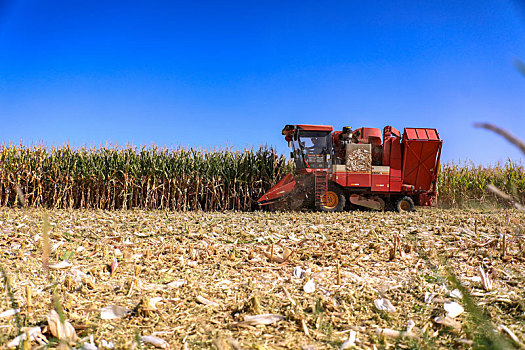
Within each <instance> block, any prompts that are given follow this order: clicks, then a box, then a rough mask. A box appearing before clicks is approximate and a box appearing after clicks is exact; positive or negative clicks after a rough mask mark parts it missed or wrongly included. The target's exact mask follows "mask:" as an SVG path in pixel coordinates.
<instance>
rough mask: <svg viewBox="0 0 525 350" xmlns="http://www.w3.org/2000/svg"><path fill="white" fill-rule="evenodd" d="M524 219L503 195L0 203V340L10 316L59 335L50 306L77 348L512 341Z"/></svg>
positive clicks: (12, 333) (521, 330) (523, 258)
mask: <svg viewBox="0 0 525 350" xmlns="http://www.w3.org/2000/svg"><path fill="white" fill-rule="evenodd" d="M46 215H48V217H49V220H48V221H49V230H47V229H46V227H47V225H46V223H45V222H46V220H45V219H44V218H45V217H46ZM523 225H525V215H524V214H523V213H519V212H517V211H513V210H495V211H479V210H478V211H472V210H468V211H466V210H442V209H418V210H417V212H414V213H406V214H398V213H392V212H386V213H379V212H367V211H354V212H346V213H317V212H309V213H304V212H250V213H242V212H225V213H220V212H212V213H204V212H166V211H141V210H129V211H87V210H74V211H67V210H48V211H46V210H42V209H0V229H1V235H2V239H1V240H0V248H1V252H2V253H1V255H0V266H1V267H2V268H3V270H4V272H5V276H6V277H7V278H2V280H1V281H0V288H1V293H2V294H1V298H0V315H2V314H1V313H2V312H5V311H8V310H11V309H13V308H14V309H20V312H19V313H17V314H15V315H11V314H10V313H9V312H8V313H6V314H4V316H0V348H6V347H7V344H8V343H9V342H10V341H12V340H13V339H14V338H15V337H16V336H17V335H18V334H19V333H20V330H21V329H22V328H23V329H25V330H27V329H28V328H24V327H40V330H41V333H42V337H41V338H40V343H42V344H44V343H45V342H46V341H47V342H49V343H48V344H47V345H40V344H39V341H38V340H33V341H32V342H31V346H32V347H33V348H44V347H56V346H61V347H63V348H64V347H65V348H67V346H65V343H63V344H60V343H59V341H58V339H57V338H56V335H57V334H54V335H53V331H52V330H51V329H50V327H49V325H48V318H47V316H48V315H49V312H50V310H51V309H57V310H59V311H61V312H63V315H64V317H65V318H66V319H67V320H69V322H70V323H71V324H72V325H73V327H74V328H75V332H76V334H77V336H78V338H76V339H74V340H73V338H71V339H70V340H69V343H70V345H71V346H72V347H76V348H81V347H82V346H83V347H84V348H86V349H87V348H89V346H88V345H87V344H91V345H94V346H96V347H98V348H104V347H109V348H110V347H111V346H114V348H118V349H120V348H136V347H145V348H148V347H152V346H153V345H151V342H152V341H153V342H155V341H156V342H157V343H158V344H157V346H159V347H168V348H171V349H200V348H217V349H230V348H233V349H239V348H240V349H339V348H345V347H348V348H352V347H355V348H365V349H368V348H378V349H380V348H394V347H398V348H427V349H435V348H452V347H454V348H470V347H471V346H474V347H476V346H482V345H484V344H488V343H490V342H492V343H494V342H495V343H497V342H498V341H502V342H506V344H507V345H505V346H512V347H516V348H519V347H520V346H523V342H524V341H525V301H524V300H525V288H524V287H523V286H524V285H525V283H524V282H525V238H524V235H523ZM46 232H49V233H46ZM46 260H47V261H48V262H46ZM481 270H482V271H481ZM0 274H1V272H0ZM482 274H484V275H486V276H483V278H484V279H482V276H481V275H482ZM0 277H3V276H0ZM491 284H492V286H491ZM28 294H30V300H28ZM456 303H457V304H459V305H461V306H462V307H463V308H464V310H465V311H464V312H463V313H461V314H459V315H457V316H455V317H453V318H452V317H449V318H445V316H446V311H445V309H444V305H448V306H453V307H456V308H457V307H458V306H457V305H456ZM113 305H115V306H116V307H113V308H112V309H111V310H113V311H114V312H113V313H116V315H115V317H118V318H114V319H103V318H102V317H101V316H102V315H103V314H107V311H105V310H107V309H103V308H105V307H108V306H109V307H111V306H113ZM381 308H385V309H387V310H380V309H381ZM101 310H102V313H101ZM267 314H270V315H267ZM256 315H266V316H258V317H251V316H256ZM450 316H452V315H450ZM260 323H268V324H260ZM500 325H503V327H501V326H500ZM407 326H408V327H409V328H411V330H410V331H409V332H408V333H405V331H406V330H407ZM487 327H491V328H494V329H496V332H492V331H491V330H489V328H487ZM505 328H506V329H507V330H508V332H507V331H505ZM396 331H398V332H396ZM55 333H56V332H55ZM509 334H513V335H514V336H515V337H516V338H517V339H515V340H512V339H511V336H509ZM143 336H152V337H155V338H147V337H146V338H142V337H143ZM354 336H355V341H354ZM157 338H158V339H157ZM141 339H142V340H144V342H143V341H141ZM162 340H164V341H165V342H166V343H163V342H162ZM520 342H521V345H520ZM352 344H353V345H352Z"/></svg>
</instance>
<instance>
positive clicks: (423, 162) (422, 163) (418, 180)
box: [402, 140, 442, 191]
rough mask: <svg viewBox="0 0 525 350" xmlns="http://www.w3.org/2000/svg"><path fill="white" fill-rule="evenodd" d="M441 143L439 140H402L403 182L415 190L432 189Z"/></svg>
mask: <svg viewBox="0 0 525 350" xmlns="http://www.w3.org/2000/svg"><path fill="white" fill-rule="evenodd" d="M441 143H442V141H441V140H439V141H430V140H428V141H423V140H403V144H404V155H403V176H402V178H403V184H407V185H412V186H414V190H416V191H429V190H431V189H432V185H433V181H434V179H435V174H436V171H437V156H438V153H439V151H440V149H441Z"/></svg>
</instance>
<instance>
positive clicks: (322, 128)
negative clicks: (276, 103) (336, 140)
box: [297, 124, 334, 131]
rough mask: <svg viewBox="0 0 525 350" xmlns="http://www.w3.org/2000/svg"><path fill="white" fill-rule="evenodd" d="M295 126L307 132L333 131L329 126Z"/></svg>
mask: <svg viewBox="0 0 525 350" xmlns="http://www.w3.org/2000/svg"><path fill="white" fill-rule="evenodd" d="M297 126H298V127H299V128H301V129H303V130H308V131H332V130H333V129H334V128H332V126H331V125H309V124H299V125H297Z"/></svg>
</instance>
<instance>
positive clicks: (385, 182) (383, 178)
mask: <svg viewBox="0 0 525 350" xmlns="http://www.w3.org/2000/svg"><path fill="white" fill-rule="evenodd" d="M389 180H390V176H389V175H382V174H372V186H371V190H372V191H377V192H388V191H389V190H390V184H389Z"/></svg>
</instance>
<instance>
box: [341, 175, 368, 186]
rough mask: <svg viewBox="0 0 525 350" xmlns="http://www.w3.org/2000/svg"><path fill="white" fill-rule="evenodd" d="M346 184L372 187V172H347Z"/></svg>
mask: <svg viewBox="0 0 525 350" xmlns="http://www.w3.org/2000/svg"><path fill="white" fill-rule="evenodd" d="M347 174H348V175H347V178H346V179H347V180H346V185H347V186H348V187H370V185H371V182H372V179H371V177H372V174H371V173H347Z"/></svg>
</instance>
